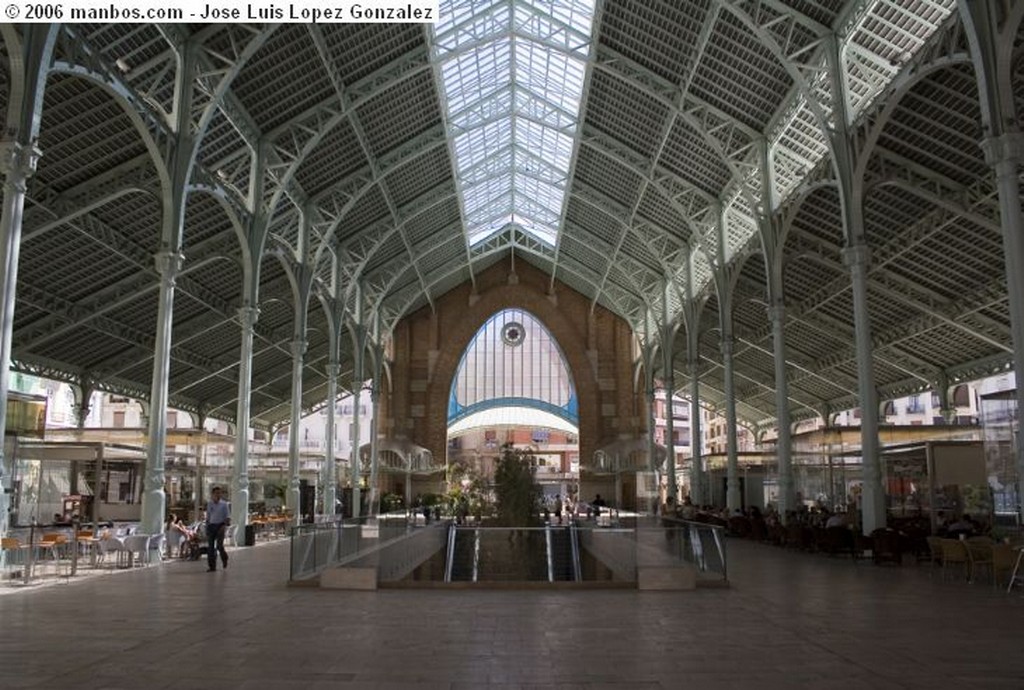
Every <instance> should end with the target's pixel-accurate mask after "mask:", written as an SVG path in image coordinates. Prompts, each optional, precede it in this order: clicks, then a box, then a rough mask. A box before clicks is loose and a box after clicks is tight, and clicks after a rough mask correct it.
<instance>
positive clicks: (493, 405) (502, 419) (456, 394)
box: [447, 308, 579, 500]
mask: <svg viewBox="0 0 1024 690" xmlns="http://www.w3.org/2000/svg"><path fill="white" fill-rule="evenodd" d="M447 428H448V435H447V439H448V443H447V446H448V447H447V456H448V467H449V472H448V478H449V483H450V485H451V486H450V488H451V489H452V490H455V491H460V490H461V491H466V492H480V491H484V492H485V491H486V490H487V486H488V485H489V482H490V479H491V478H493V474H494V466H495V463H496V461H497V458H498V456H499V454H500V452H501V448H502V447H503V446H504V445H506V444H510V445H512V446H514V447H517V448H524V449H529V450H530V451H531V452H532V453H533V455H534V456H535V458H536V460H537V474H536V476H537V481H538V483H539V484H540V485H541V488H542V489H543V490H544V493H545V495H546V496H548V497H550V498H552V499H553V498H554V497H555V496H556V495H557V496H561V497H562V498H563V499H564V498H565V497H567V496H570V497H572V496H575V495H576V493H577V492H578V481H579V403H578V399H577V392H576V385H575V383H574V381H573V377H572V373H571V370H570V368H569V366H568V363H567V361H566V358H565V355H564V353H563V352H562V349H561V348H560V347H559V345H558V342H557V340H556V339H555V337H554V336H553V335H552V334H551V332H550V331H549V330H548V329H547V328H546V327H545V326H544V324H543V323H542V322H541V321H540V320H539V319H538V318H537V317H535V316H534V315H533V314H532V313H530V312H529V311H527V310H525V309H521V308H507V309H501V310H500V311H498V312H496V313H495V314H493V315H492V316H491V317H490V318H488V319H487V320H486V321H485V322H484V324H483V325H482V326H481V327H480V328H479V329H478V330H477V332H476V334H475V335H474V336H473V337H472V338H471V339H470V341H469V344H468V345H467V347H466V348H465V350H464V351H463V353H462V357H461V359H460V361H459V364H458V367H457V368H456V370H455V374H454V376H453V377H452V382H451V388H450V393H449V397H448V413H447ZM476 498H479V497H478V496H474V497H471V500H474V499H476Z"/></svg>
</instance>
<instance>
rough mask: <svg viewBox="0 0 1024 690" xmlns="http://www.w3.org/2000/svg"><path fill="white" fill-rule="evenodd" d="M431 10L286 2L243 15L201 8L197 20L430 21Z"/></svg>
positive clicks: (237, 11) (247, 8) (235, 10)
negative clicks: (305, 5)
mask: <svg viewBox="0 0 1024 690" xmlns="http://www.w3.org/2000/svg"><path fill="white" fill-rule="evenodd" d="M433 15H434V10H433V8H430V7H416V6H414V5H412V4H411V3H410V4H407V5H405V7H372V6H369V7H368V6H366V5H360V4H358V3H356V4H353V5H350V6H349V8H348V11H347V12H346V11H345V7H344V6H341V5H338V6H336V7H296V6H295V5H293V4H291V3H289V4H287V5H284V6H283V7H279V6H277V5H274V4H270V5H265V6H263V5H258V6H255V7H254V6H252V5H246V6H245V11H244V12H243V11H242V9H241V8H239V7H221V6H218V5H203V9H202V11H201V12H199V14H197V15H194V16H196V17H197V18H198V19H243V18H244V19H284V18H285V17H287V18H288V19H302V20H305V21H310V22H313V23H316V22H317V21H319V20H321V19H335V20H337V19H369V20H373V21H388V20H408V19H414V20H416V21H422V22H429V21H433V19H434V16H433Z"/></svg>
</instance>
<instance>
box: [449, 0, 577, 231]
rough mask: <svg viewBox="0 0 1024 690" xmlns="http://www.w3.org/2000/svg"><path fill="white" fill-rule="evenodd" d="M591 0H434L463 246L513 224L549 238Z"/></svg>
mask: <svg viewBox="0 0 1024 690" xmlns="http://www.w3.org/2000/svg"><path fill="white" fill-rule="evenodd" d="M593 15H594V3H593V0H497V1H493V2H481V1H480V0H442V2H441V21H440V22H438V24H437V25H436V26H435V27H434V39H433V48H434V55H435V59H436V60H437V61H438V64H439V66H440V72H441V81H442V84H443V90H444V100H445V105H446V113H445V114H446V117H447V122H448V127H449V130H450V131H451V134H452V139H453V150H454V154H455V167H456V176H457V178H458V184H459V192H460V195H461V197H462V214H463V220H464V222H465V227H466V238H467V241H468V242H469V245H470V246H474V245H477V244H479V243H480V242H483V241H485V240H487V239H489V238H490V237H493V236H494V235H495V234H497V233H499V232H502V231H503V230H505V229H506V228H508V226H509V225H515V226H518V227H519V228H521V229H522V230H523V231H524V232H527V233H529V234H530V235H532V236H533V237H535V238H537V239H538V240H540V241H541V242H544V243H545V244H548V245H550V246H552V247H554V245H555V243H556V241H557V237H558V223H559V221H560V218H561V214H562V207H563V204H564V201H565V192H566V188H567V186H568V176H569V167H570V163H571V160H572V155H573V148H574V144H575V139H574V137H575V135H576V131H577V129H578V128H579V117H580V100H581V98H582V97H583V81H584V75H585V72H586V59H587V55H588V53H589V51H590V44H591V40H592V39H591V35H590V34H591V27H592V23H593Z"/></svg>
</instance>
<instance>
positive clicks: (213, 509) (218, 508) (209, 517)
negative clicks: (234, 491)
mask: <svg viewBox="0 0 1024 690" xmlns="http://www.w3.org/2000/svg"><path fill="white" fill-rule="evenodd" d="M210 495H211V498H210V501H209V502H208V503H207V504H206V536H207V537H208V538H209V540H210V542H209V546H207V548H206V562H207V565H208V566H209V567H208V568H207V569H206V571H207V572H210V573H212V572H214V571H215V570H217V553H218V552H219V553H220V561H221V563H223V564H224V567H225V568H227V567H228V552H227V551H225V550H224V534H225V532H227V529H228V527H229V526H230V525H231V504H230V503H228V502H227V501H222V500H221V497H220V487H219V486H215V487H213V489H212V490H211V492H210Z"/></svg>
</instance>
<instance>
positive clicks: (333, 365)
mask: <svg viewBox="0 0 1024 690" xmlns="http://www.w3.org/2000/svg"><path fill="white" fill-rule="evenodd" d="M326 371H327V375H328V376H330V377H331V378H332V379H335V380H337V378H338V375H339V374H340V373H341V365H340V364H338V363H337V362H330V363H329V364H328V365H327V367H326Z"/></svg>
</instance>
